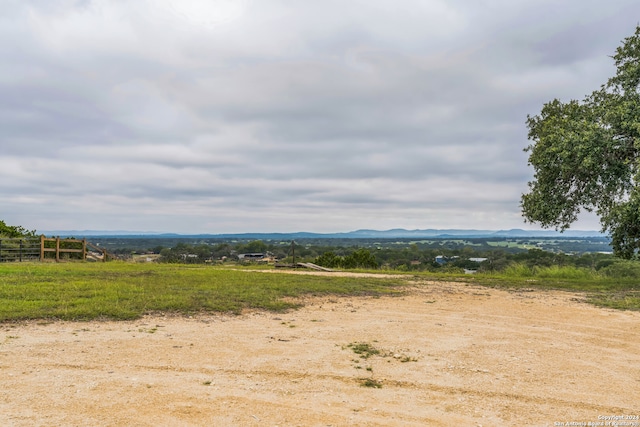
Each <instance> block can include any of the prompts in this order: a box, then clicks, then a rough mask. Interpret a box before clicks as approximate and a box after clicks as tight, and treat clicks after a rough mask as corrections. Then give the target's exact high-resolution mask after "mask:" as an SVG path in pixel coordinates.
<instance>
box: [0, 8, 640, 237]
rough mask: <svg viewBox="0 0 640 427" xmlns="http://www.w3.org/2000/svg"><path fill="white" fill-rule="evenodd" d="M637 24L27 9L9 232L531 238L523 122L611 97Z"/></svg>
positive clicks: (521, 14)
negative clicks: (524, 199)
mask: <svg viewBox="0 0 640 427" xmlns="http://www.w3.org/2000/svg"><path fill="white" fill-rule="evenodd" d="M638 12H640V6H638V5H637V4H636V3H635V2H633V1H628V0H616V1H612V2H609V3H607V4H606V5H605V4H604V3H602V2H595V1H593V2H584V1H582V2H577V1H575V2H573V1H572V2H564V3H562V4H558V3H557V2H550V1H543V2H506V1H498V0H495V1H487V2H471V1H467V0H457V1H454V2H444V1H429V2H417V1H411V0H403V1H396V2H388V1H373V2H371V1H368V2H364V1H360V0H354V1H351V2H337V1H327V2H322V3H314V4H313V5H312V4H298V3H291V2H287V1H278V0H269V1H266V2H258V1H253V0H236V1H223V0H219V1H209V2H199V1H196V0H185V1H183V2H173V1H170V0H157V1H151V0H139V1H136V2H130V1H124V0H113V1H107V0H84V1H77V0H55V1H46V2H44V1H36V0H30V1H16V0H11V1H9V2H8V4H7V5H6V6H5V8H4V10H3V14H2V16H0V60H1V61H2V64H3V67H0V153H1V154H0V198H1V199H2V200H3V202H2V206H3V207H4V209H3V214H2V219H3V220H5V221H7V222H8V223H15V224H22V225H25V226H27V227H29V228H38V229H56V228H58V229H78V228H93V229H123V228H127V229H136V230H141V229H147V230H157V231H177V232H234V231H237V232H242V231H296V230H308V231H346V230H350V229H356V228H380V229H382V228H396V227H406V228H432V227H434V228H450V227H459V228H510V227H520V226H523V223H522V219H521V217H520V214H519V207H518V204H519V197H520V194H521V193H522V192H523V191H525V190H526V182H527V180H528V179H530V178H531V177H530V174H531V171H530V170H529V169H528V168H527V163H526V153H523V152H522V148H524V147H525V146H526V145H527V144H528V142H527V140H526V128H525V124H524V122H525V119H526V115H527V114H535V113H537V112H538V111H539V110H540V108H541V106H542V104H543V103H544V102H546V101H548V100H551V99H553V98H555V97H559V98H562V99H570V98H578V99H579V98H582V97H583V96H584V95H586V94H588V93H589V92H591V91H592V90H594V89H596V88H597V87H599V85H600V84H602V83H604V82H605V81H606V79H607V77H609V76H610V75H612V74H613V72H614V68H613V64H612V61H611V59H610V58H609V57H608V55H611V54H613V53H614V51H615V48H616V47H617V46H618V45H619V43H620V41H621V40H622V39H623V38H624V37H627V36H629V35H631V34H632V33H633V31H634V29H635V25H636V24H637V22H636V21H637V18H634V17H636V16H638ZM586 226H587V227H588V228H593V227H597V225H596V224H593V223H586Z"/></svg>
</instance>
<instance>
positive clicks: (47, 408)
mask: <svg viewBox="0 0 640 427" xmlns="http://www.w3.org/2000/svg"><path fill="white" fill-rule="evenodd" d="M304 302H305V304H306V306H305V307H304V308H302V309H300V310H297V311H292V312H289V313H286V314H273V313H266V312H247V313H245V314H243V315H241V316H230V315H207V316H195V317H192V318H183V317H165V316H154V317H147V318H144V319H141V320H138V321H133V322H86V323H71V322H54V323H48V324H46V323H42V322H29V323H23V324H22V323H21V324H3V325H0V378H1V380H0V381H1V387H0V425H2V426H87V425H91V426H125V425H135V426H205V425H207V426H296V425H300V426H356V425H357V426H455V425H459V426H478V425H482V426H530V425H531V426H553V425H560V424H554V423H570V422H584V423H588V422H592V423H594V422H599V421H602V422H603V423H604V422H605V421H604V419H602V418H600V419H599V417H607V416H629V417H630V418H633V417H637V416H638V415H640V339H639V336H640V313H637V312H621V311H614V310H607V309H601V308H596V307H593V306H591V305H588V304H586V303H584V302H582V301H581V300H580V298H579V297H577V298H576V295H575V294H567V293H561V292H543V291H529V292H527V291H521V292H507V291H503V290H495V289H488V288H481V287H475V286H468V285H465V284H455V283H421V284H416V286H415V287H413V288H411V289H407V293H406V294H405V295H403V296H400V297H382V298H369V297H366V298H365V297H363V298H339V297H322V298H309V299H306V300H305V301H304ZM360 342H365V343H368V344H370V345H371V346H374V347H376V348H377V349H379V350H381V354H380V355H375V356H371V357H370V358H368V359H361V358H360V357H359V356H358V355H356V354H355V353H354V352H353V350H352V348H350V347H349V344H352V343H360ZM367 378H370V379H373V380H375V381H377V382H379V383H380V384H381V385H382V387H381V388H373V387H364V386H362V381H363V380H364V379H367ZM627 422H629V423H630V424H627V425H633V423H640V422H639V421H638V420H637V418H636V420H635V421H634V420H633V419H631V420H627ZM565 425H568V424H565ZM585 425H586V424H585ZM603 425H604V424H603ZM636 425H638V424H636Z"/></svg>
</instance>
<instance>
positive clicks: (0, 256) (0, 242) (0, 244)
mask: <svg viewBox="0 0 640 427" xmlns="http://www.w3.org/2000/svg"><path fill="white" fill-rule="evenodd" d="M0 262H2V239H0Z"/></svg>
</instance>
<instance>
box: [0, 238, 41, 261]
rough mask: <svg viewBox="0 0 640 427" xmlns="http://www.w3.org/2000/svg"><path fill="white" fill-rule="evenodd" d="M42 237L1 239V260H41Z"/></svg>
mask: <svg viewBox="0 0 640 427" xmlns="http://www.w3.org/2000/svg"><path fill="white" fill-rule="evenodd" d="M40 249H41V239H40V238H39V237H38V238H15V239H10V238H6V239H0V262H16V261H19V262H21V261H39V260H40V259H41V250H40Z"/></svg>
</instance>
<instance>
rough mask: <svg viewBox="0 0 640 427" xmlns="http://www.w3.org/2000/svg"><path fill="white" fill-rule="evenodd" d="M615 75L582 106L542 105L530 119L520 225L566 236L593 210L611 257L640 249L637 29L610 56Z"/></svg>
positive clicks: (575, 103) (639, 50)
mask: <svg viewBox="0 0 640 427" xmlns="http://www.w3.org/2000/svg"><path fill="white" fill-rule="evenodd" d="M613 59H614V61H615V66H616V69H617V71H616V74H615V76H614V77H612V78H610V79H609V80H608V81H607V83H606V84H604V85H602V86H601V87H600V89H598V90H596V91H594V92H593V93H592V94H591V95H589V96H587V97H585V99H584V100H582V101H576V100H571V101H569V102H566V103H563V102H561V101H559V100H557V99H554V100H553V101H551V102H549V103H547V104H545V105H544V106H543V108H542V111H541V112H540V114H538V115H536V116H533V117H531V116H528V117H527V127H528V129H529V140H531V141H533V143H532V144H531V145H529V146H528V147H527V148H526V149H525V151H527V152H529V153H530V155H529V165H530V166H533V168H534V172H535V173H534V180H533V181H532V182H530V183H529V192H528V193H526V194H524V195H523V196H522V200H521V206H522V212H523V215H524V217H525V219H526V220H527V221H529V222H536V223H539V224H540V225H542V226H543V227H546V228H550V227H555V228H556V229H558V230H566V229H567V228H569V226H570V225H571V224H572V223H573V222H575V221H576V220H577V218H578V214H579V213H580V211H581V209H585V210H586V211H589V212H595V213H596V214H597V215H598V216H599V217H600V221H601V225H602V231H603V232H607V233H609V234H610V235H611V240H612V247H613V249H614V252H615V253H616V255H619V256H621V257H624V258H631V257H634V256H636V255H637V253H638V250H640V188H638V185H639V183H640V168H639V161H640V158H639V154H640V92H639V90H638V85H639V83H640V26H638V27H637V28H636V31H635V34H634V35H633V36H631V37H628V38H626V39H625V40H624V41H623V44H622V46H620V47H618V49H617V50H616V54H615V55H614V56H613Z"/></svg>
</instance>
